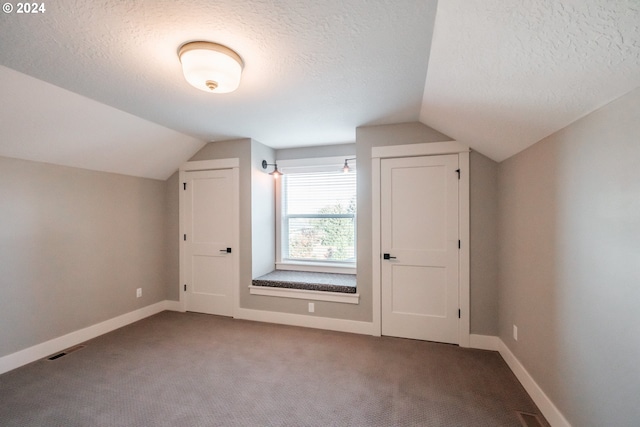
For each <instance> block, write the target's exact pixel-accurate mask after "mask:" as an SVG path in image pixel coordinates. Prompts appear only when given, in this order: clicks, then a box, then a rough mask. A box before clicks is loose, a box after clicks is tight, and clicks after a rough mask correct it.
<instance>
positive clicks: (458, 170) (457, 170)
mask: <svg viewBox="0 0 640 427" xmlns="http://www.w3.org/2000/svg"><path fill="white" fill-rule="evenodd" d="M456 172H458V179H460V169H456Z"/></svg>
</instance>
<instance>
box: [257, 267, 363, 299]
mask: <svg viewBox="0 0 640 427" xmlns="http://www.w3.org/2000/svg"><path fill="white" fill-rule="evenodd" d="M253 286H267V287H272V288H289V289H306V290H311V291H326V292H342V293H345V294H355V293H356V275H355V274H338V273H314V272H307V271H289V270H275V271H272V272H271V273H267V274H265V275H264V276H260V277H257V278H255V279H253Z"/></svg>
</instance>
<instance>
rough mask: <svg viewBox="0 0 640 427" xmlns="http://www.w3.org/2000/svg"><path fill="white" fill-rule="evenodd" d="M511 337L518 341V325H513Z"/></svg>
mask: <svg viewBox="0 0 640 427" xmlns="http://www.w3.org/2000/svg"><path fill="white" fill-rule="evenodd" d="M513 339H514V340H516V341H518V327H517V326H516V325H513Z"/></svg>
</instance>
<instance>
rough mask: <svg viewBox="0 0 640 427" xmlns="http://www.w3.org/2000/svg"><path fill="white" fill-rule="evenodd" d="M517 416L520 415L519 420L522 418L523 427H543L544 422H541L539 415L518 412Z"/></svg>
mask: <svg viewBox="0 0 640 427" xmlns="http://www.w3.org/2000/svg"><path fill="white" fill-rule="evenodd" d="M516 414H518V418H520V422H521V423H522V427H543V424H542V422H540V417H539V416H538V415H537V414H530V413H528V412H520V411H516Z"/></svg>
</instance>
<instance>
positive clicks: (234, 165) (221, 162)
mask: <svg viewBox="0 0 640 427" xmlns="http://www.w3.org/2000/svg"><path fill="white" fill-rule="evenodd" d="M219 169H231V171H232V177H233V183H232V185H233V186H234V188H233V203H232V204H233V206H229V209H232V210H233V229H234V233H233V239H232V241H231V244H232V247H233V250H234V252H235V256H234V257H233V267H232V270H233V284H232V288H233V289H232V292H233V296H232V300H233V307H231V310H232V317H236V314H237V313H238V310H239V308H240V292H239V284H240V255H241V250H240V180H239V176H240V159H239V158H230V159H216V160H198V161H191V162H185V163H183V164H182V166H180V170H179V181H178V194H179V205H180V206H179V212H180V213H179V219H178V221H179V224H180V226H179V230H180V232H179V234H178V236H177V237H178V239H179V242H180V283H179V284H178V294H179V295H180V300H179V301H180V302H179V307H180V311H182V312H184V311H186V309H187V308H186V306H187V301H186V298H185V296H184V284H185V279H186V266H187V264H186V263H187V261H188V260H187V259H186V250H185V242H184V239H183V237H182V236H183V235H184V234H185V233H186V230H185V225H184V218H185V215H186V212H185V209H186V206H185V201H184V198H185V195H184V191H183V188H184V187H183V183H184V182H186V178H187V175H186V174H187V173H188V172H197V171H208V170H219Z"/></svg>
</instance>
